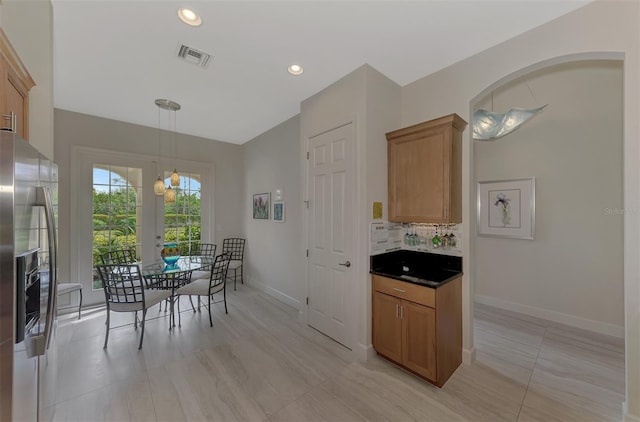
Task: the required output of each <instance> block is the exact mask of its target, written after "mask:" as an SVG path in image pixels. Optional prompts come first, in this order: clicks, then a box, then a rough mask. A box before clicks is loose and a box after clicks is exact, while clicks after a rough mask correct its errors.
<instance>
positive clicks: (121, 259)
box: [100, 248, 137, 264]
mask: <svg viewBox="0 0 640 422" xmlns="http://www.w3.org/2000/svg"><path fill="white" fill-rule="evenodd" d="M100 259H101V260H102V263H103V264H132V263H134V262H136V261H137V258H136V253H135V251H133V250H132V249H124V248H118V249H112V250H110V251H108V252H105V253H103V254H102V255H100Z"/></svg>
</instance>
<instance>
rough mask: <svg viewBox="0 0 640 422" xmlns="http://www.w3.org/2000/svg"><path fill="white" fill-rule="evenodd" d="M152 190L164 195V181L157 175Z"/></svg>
mask: <svg viewBox="0 0 640 422" xmlns="http://www.w3.org/2000/svg"><path fill="white" fill-rule="evenodd" d="M153 192H154V193H155V194H156V195H158V196H161V195H164V181H163V180H162V179H161V178H160V176H158V178H157V179H156V182H155V183H154V184H153Z"/></svg>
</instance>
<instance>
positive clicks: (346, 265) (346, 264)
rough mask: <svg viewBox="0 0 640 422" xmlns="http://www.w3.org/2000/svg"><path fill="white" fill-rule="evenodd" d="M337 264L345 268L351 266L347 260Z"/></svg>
mask: <svg viewBox="0 0 640 422" xmlns="http://www.w3.org/2000/svg"><path fill="white" fill-rule="evenodd" d="M338 265H342V266H343V267H347V268H349V267H350V266H351V262H350V261H347V262H341V263H340V264H338Z"/></svg>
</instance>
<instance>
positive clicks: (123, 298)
mask: <svg viewBox="0 0 640 422" xmlns="http://www.w3.org/2000/svg"><path fill="white" fill-rule="evenodd" d="M96 269H97V270H98V274H100V278H101V279H102V287H103V289H104V297H105V302H106V305H107V332H106V335H105V338H104V346H103V348H104V349H106V348H107V343H108V341H109V329H110V326H109V324H110V314H111V311H113V312H136V315H137V312H138V311H142V320H141V322H140V326H141V328H142V332H141V333H140V345H139V346H138V349H141V348H142V340H143V339H144V323H145V319H146V317H147V309H149V308H150V307H152V306H153V305H156V304H158V303H160V302H162V301H163V300H165V299H168V298H169V297H170V296H171V292H170V291H167V290H148V289H146V288H145V287H146V286H145V283H144V280H143V279H142V278H141V274H142V273H141V271H140V267H139V266H138V265H137V264H103V265H97V266H96ZM134 327H135V328H136V329H137V328H138V318H137V317H136V318H135V322H134Z"/></svg>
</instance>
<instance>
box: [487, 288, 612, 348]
mask: <svg viewBox="0 0 640 422" xmlns="http://www.w3.org/2000/svg"><path fill="white" fill-rule="evenodd" d="M475 301H476V302H478V303H480V304H483V305H489V306H493V307H495V308H500V309H505V310H507V311H513V312H518V313H521V314H525V315H529V316H532V317H536V318H541V319H546V320H548V321H553V322H557V323H559V324H564V325H569V326H571V327H576V328H580V329H583V330H587V331H592V332H595V333H599V334H605V335H608V336H613V337H618V338H624V327H623V326H620V325H615V324H609V323H607V322H601V321H594V320H591V319H586V318H581V317H578V316H574V315H569V314H564V313H562V312H557V311H551V310H549V309H544V308H538V307H535V306H530V305H523V304H520V303H515V302H509V301H506V300H502V299H497V298H495V297H491V296H484V295H476V296H475Z"/></svg>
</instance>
